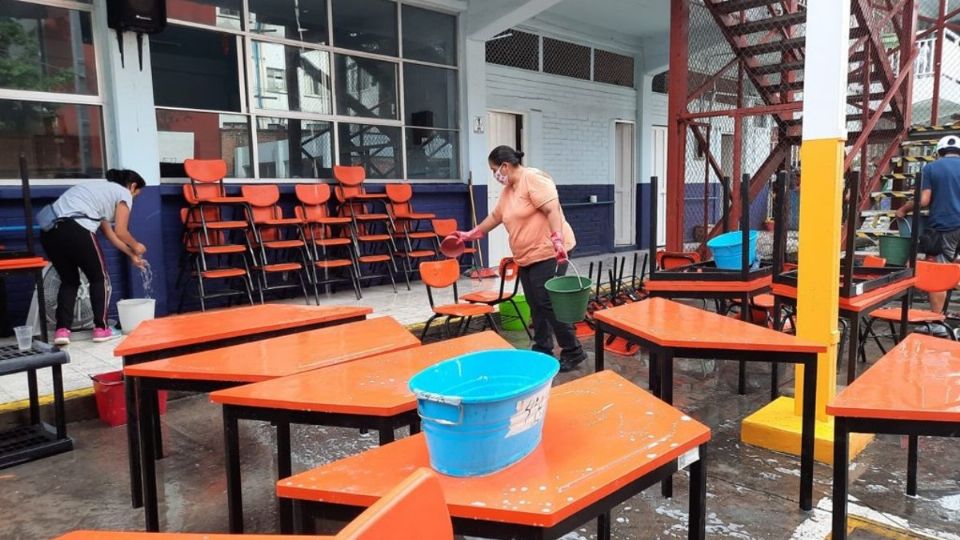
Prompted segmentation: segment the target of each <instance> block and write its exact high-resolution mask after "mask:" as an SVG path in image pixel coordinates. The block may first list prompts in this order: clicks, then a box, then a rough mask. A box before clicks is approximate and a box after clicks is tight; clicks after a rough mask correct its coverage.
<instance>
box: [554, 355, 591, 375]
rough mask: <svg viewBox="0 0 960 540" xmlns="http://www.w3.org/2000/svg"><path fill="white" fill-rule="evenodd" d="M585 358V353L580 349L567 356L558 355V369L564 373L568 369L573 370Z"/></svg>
mask: <svg viewBox="0 0 960 540" xmlns="http://www.w3.org/2000/svg"><path fill="white" fill-rule="evenodd" d="M586 359H587V353H586V352H584V351H583V349H581V350H580V352H579V353H577V354H571V355H569V356H564V355H560V371H561V372H563V373H566V372H568V371H573V370H575V369H577V367H579V366H580V364H582V363H583V361H584V360H586Z"/></svg>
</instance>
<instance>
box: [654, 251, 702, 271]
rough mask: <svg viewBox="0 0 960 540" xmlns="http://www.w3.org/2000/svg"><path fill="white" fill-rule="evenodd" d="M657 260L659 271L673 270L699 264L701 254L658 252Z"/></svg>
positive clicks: (693, 252)
mask: <svg viewBox="0 0 960 540" xmlns="http://www.w3.org/2000/svg"><path fill="white" fill-rule="evenodd" d="M656 260H657V269H658V270H672V269H674V268H680V267H682V266H690V265H691V264H697V263H699V262H700V254H699V253H697V252H696V251H658V252H657V259H656Z"/></svg>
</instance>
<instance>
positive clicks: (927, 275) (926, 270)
mask: <svg viewBox="0 0 960 540" xmlns="http://www.w3.org/2000/svg"><path fill="white" fill-rule="evenodd" d="M958 283H960V264H956V263H935V262H927V261H917V284H916V287H917V289H920V290H921V291H924V292H946V291H950V290H953V289H954V288H956V286H957V284H958Z"/></svg>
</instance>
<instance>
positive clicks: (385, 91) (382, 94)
mask: <svg viewBox="0 0 960 540" xmlns="http://www.w3.org/2000/svg"><path fill="white" fill-rule="evenodd" d="M336 62H337V113H338V114H342V115H346V116H366V117H370V118H389V119H397V118H398V115H397V109H398V107H397V65H396V64H394V63H392V62H384V61H382V60H371V59H369V58H361V57H357V56H347V55H343V54H338V55H336Z"/></svg>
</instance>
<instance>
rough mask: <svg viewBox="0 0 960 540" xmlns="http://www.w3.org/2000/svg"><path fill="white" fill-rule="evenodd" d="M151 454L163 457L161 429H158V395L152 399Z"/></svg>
mask: <svg viewBox="0 0 960 540" xmlns="http://www.w3.org/2000/svg"><path fill="white" fill-rule="evenodd" d="M152 416H153V420H154V422H153V454H154V455H155V456H157V459H163V430H162V429H160V396H157V399H155V400H153V411H152Z"/></svg>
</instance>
